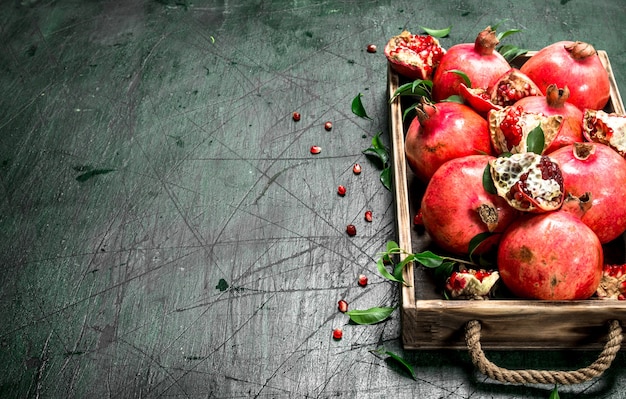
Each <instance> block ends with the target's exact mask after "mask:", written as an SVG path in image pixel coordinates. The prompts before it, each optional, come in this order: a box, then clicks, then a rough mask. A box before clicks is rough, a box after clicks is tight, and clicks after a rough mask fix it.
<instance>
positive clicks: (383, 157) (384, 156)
mask: <svg viewBox="0 0 626 399" xmlns="http://www.w3.org/2000/svg"><path fill="white" fill-rule="evenodd" d="M380 135H381V133H377V134H376V135H375V136H374V137H372V146H371V147H369V148H366V149H365V150H363V154H365V155H372V156H374V157H375V158H377V159H378V160H379V161H380V163H381V165H380V166H381V168H384V167H385V166H386V165H387V162H389V151H387V148H386V147H385V145H384V144H383V142H382V140H381V138H380Z"/></svg>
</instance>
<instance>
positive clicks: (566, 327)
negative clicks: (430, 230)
mask: <svg viewBox="0 0 626 399" xmlns="http://www.w3.org/2000/svg"><path fill="white" fill-rule="evenodd" d="M534 53H535V52H529V53H528V54H526V55H525V56H523V57H518V59H520V60H521V61H520V62H519V63H518V64H517V65H515V66H517V67H519V66H520V65H521V64H522V63H523V62H525V61H526V60H527V59H528V58H530V57H531V56H532V55H533V54H534ZM598 54H599V56H600V59H601V60H602V62H603V64H604V65H605V67H606V69H607V71H608V72H609V77H610V81H611V98H610V100H609V104H608V105H607V106H606V107H605V111H607V112H616V113H620V114H624V105H623V103H622V100H621V97H620V95H619V92H618V88H617V85H616V83H615V79H614V76H613V72H612V70H611V66H610V63H609V58H608V56H607V54H606V52H604V51H598ZM387 75H388V95H389V99H391V96H392V95H393V93H394V92H395V91H396V89H397V88H398V87H399V86H400V85H401V84H403V83H406V81H404V80H403V79H402V78H401V77H400V76H398V75H397V74H396V73H395V72H394V71H393V70H392V69H391V68H390V67H389V68H388V74H387ZM405 105H406V104H403V103H402V99H401V98H400V97H398V98H396V99H395V100H394V101H393V102H391V103H390V135H391V152H392V157H393V178H394V187H393V190H394V196H395V205H396V215H397V220H396V222H397V229H398V244H399V246H400V247H401V248H402V249H404V250H405V251H407V252H409V253H414V252H420V251H423V250H425V249H426V248H427V247H428V244H429V243H428V236H427V234H424V233H421V234H420V233H418V231H417V230H416V229H414V228H413V223H412V219H413V215H415V213H416V212H417V207H418V206H419V200H420V198H421V194H422V192H423V189H424V184H423V183H421V182H420V181H418V179H417V178H416V177H415V176H414V175H413V174H412V172H411V170H410V168H408V167H407V164H406V162H405V156H404V135H405V133H406V128H407V127H408V121H407V125H406V126H405V125H403V123H402V112H403V109H404V106H405ZM616 241H617V242H613V243H611V244H610V245H611V246H612V247H611V250H615V251H616V252H617V253H618V254H619V256H620V257H621V258H622V260H621V262H626V260H625V259H626V255H624V254H625V253H626V249H625V243H624V241H623V240H616ZM613 247H615V248H613ZM404 279H405V281H409V282H413V285H412V286H403V287H402V306H401V313H402V340H403V345H404V348H405V349H461V348H466V344H465V341H464V328H465V325H466V323H467V322H468V321H470V320H479V321H480V322H481V325H482V334H481V335H482V337H481V343H482V346H483V348H486V349H565V348H576V349H597V348H601V347H602V346H603V345H604V337H605V336H606V333H607V329H608V327H607V323H608V321H610V320H619V321H621V322H622V324H624V322H625V321H626V301H618V300H593V299H591V300H584V301H538V300H521V299H519V300H518V299H511V300H509V299H506V300H501V299H493V300H488V301H473V300H446V299H443V298H442V297H441V295H440V294H439V293H437V292H436V287H435V284H434V283H433V281H432V280H431V277H430V274H428V272H427V271H426V270H425V269H424V268H423V267H421V266H419V265H417V266H415V265H412V264H409V265H408V267H406V268H405V271H404Z"/></svg>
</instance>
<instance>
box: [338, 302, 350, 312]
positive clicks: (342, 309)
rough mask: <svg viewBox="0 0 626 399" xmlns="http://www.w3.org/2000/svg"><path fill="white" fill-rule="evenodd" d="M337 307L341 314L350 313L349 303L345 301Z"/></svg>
mask: <svg viewBox="0 0 626 399" xmlns="http://www.w3.org/2000/svg"><path fill="white" fill-rule="evenodd" d="M337 307H338V308H339V311H340V312H341V313H346V312H347V311H348V302H346V301H344V300H343V299H342V300H340V301H339V302H337Z"/></svg>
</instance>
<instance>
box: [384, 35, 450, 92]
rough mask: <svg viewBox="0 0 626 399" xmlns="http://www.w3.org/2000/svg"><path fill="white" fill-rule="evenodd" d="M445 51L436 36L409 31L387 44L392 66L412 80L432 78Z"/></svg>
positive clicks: (386, 52)
mask: <svg viewBox="0 0 626 399" xmlns="http://www.w3.org/2000/svg"><path fill="white" fill-rule="evenodd" d="M445 52H446V51H445V49H444V48H443V47H441V45H440V44H439V41H438V40H437V39H435V38H434V37H432V36H430V35H413V34H411V32H409V31H403V32H402V33H401V34H399V35H398V36H394V37H392V38H391V39H390V40H389V41H388V42H387V45H386V46H385V56H386V57H387V60H388V61H389V63H390V64H391V67H392V68H393V69H394V70H395V71H396V72H398V73H399V74H400V75H403V76H405V77H407V78H409V79H412V80H416V79H425V80H431V79H432V76H433V71H434V70H435V68H437V66H438V65H439V61H440V60H441V57H443V55H444V54H445Z"/></svg>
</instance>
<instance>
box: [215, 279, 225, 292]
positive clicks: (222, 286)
mask: <svg viewBox="0 0 626 399" xmlns="http://www.w3.org/2000/svg"><path fill="white" fill-rule="evenodd" d="M215 288H217V289H218V290H220V291H222V292H224V291H226V290H227V289H228V283H227V282H226V280H224V279H223V278H221V279H220V281H218V283H217V285H216V286H215Z"/></svg>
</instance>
